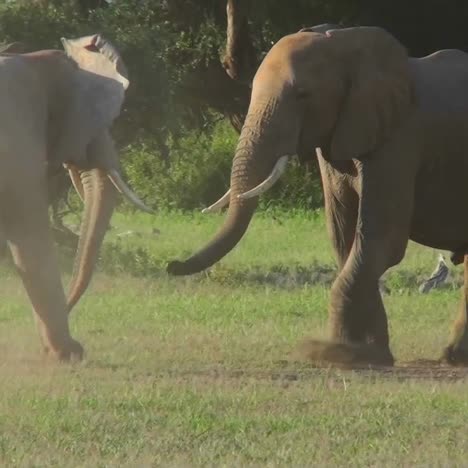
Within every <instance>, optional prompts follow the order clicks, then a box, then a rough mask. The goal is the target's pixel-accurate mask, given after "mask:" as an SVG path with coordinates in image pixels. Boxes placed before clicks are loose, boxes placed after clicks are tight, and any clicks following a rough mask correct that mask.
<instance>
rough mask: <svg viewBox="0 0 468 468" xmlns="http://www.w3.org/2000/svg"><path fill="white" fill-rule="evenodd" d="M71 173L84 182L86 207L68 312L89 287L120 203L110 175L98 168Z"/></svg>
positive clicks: (83, 192)
mask: <svg viewBox="0 0 468 468" xmlns="http://www.w3.org/2000/svg"><path fill="white" fill-rule="evenodd" d="M70 170H71V171H72V172H74V178H75V180H77V179H79V181H80V182H81V188H82V194H83V198H84V205H85V207H84V214H83V221H82V223H81V229H80V240H79V243H78V249H77V252H76V257H75V263H74V266H73V274H72V280H71V283H70V288H69V293H68V300H67V306H68V312H70V311H71V309H72V308H73V307H74V306H75V304H76V303H77V302H78V301H79V299H80V297H81V296H82V294H83V293H84V292H85V290H86V288H87V287H88V284H89V282H90V280H91V276H92V274H93V271H94V267H95V265H96V261H97V257H98V252H99V248H100V246H101V244H102V241H103V239H104V235H105V233H106V231H107V229H108V226H109V221H110V218H111V216H112V213H113V210H114V207H115V205H116V199H117V191H116V190H115V188H114V186H113V185H112V183H111V181H110V180H109V178H108V174H107V171H105V170H103V169H97V168H95V169H90V170H86V171H80V172H79V173H78V171H77V169H75V168H73V169H70Z"/></svg>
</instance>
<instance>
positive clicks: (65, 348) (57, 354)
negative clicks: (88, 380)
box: [44, 338, 84, 362]
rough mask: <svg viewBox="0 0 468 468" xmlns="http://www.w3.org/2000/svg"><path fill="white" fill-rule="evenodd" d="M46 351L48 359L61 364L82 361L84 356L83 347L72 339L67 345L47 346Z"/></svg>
mask: <svg viewBox="0 0 468 468" xmlns="http://www.w3.org/2000/svg"><path fill="white" fill-rule="evenodd" d="M44 351H45V354H46V355H47V356H48V357H50V358H51V359H53V360H55V361H59V362H77V361H81V360H82V359H83V356H84V349H83V346H81V344H80V343H79V342H78V341H76V340H74V339H72V338H70V339H69V340H68V341H67V343H65V344H61V345H55V346H52V345H50V344H49V345H46V346H44Z"/></svg>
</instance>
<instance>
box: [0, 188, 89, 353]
mask: <svg viewBox="0 0 468 468" xmlns="http://www.w3.org/2000/svg"><path fill="white" fill-rule="evenodd" d="M28 182H30V183H29V184H28ZM22 183H24V184H25V185H24V187H23V188H22V190H21V192H20V191H16V192H14V193H12V190H10V191H9V193H8V194H7V195H8V203H4V204H3V206H2V217H3V221H4V226H5V228H6V237H7V239H8V243H9V246H10V250H11V253H12V256H13V259H14V262H15V265H16V268H17V270H18V273H19V274H20V276H21V279H22V281H23V284H24V287H25V289H26V291H27V293H28V296H29V299H30V301H31V303H32V306H33V309H34V311H35V314H36V318H37V321H38V324H39V328H40V331H41V332H42V338H43V342H44V345H45V348H46V350H48V351H50V353H51V354H53V355H54V356H55V357H57V358H58V359H59V360H69V359H71V358H78V359H79V358H81V357H82V354H83V348H82V347H81V345H80V344H79V343H78V342H76V341H75V340H73V339H72V337H71V336H70V332H69V328H68V316H67V313H66V301H65V294H64V292H63V287H62V283H61V278H60V271H59V267H58V262H57V258H56V252H55V248H54V245H53V240H52V236H51V234H50V231H49V218H48V206H47V199H46V192H45V190H44V187H43V184H40V183H38V182H37V181H27V182H22Z"/></svg>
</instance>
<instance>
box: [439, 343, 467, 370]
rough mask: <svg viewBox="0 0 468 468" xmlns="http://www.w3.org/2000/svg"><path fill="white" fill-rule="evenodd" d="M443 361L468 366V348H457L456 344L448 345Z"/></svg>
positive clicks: (452, 364) (453, 364)
mask: <svg viewBox="0 0 468 468" xmlns="http://www.w3.org/2000/svg"><path fill="white" fill-rule="evenodd" d="M441 361H442V362H445V363H447V364H449V365H451V366H460V367H468V350H467V349H463V348H456V347H455V346H454V345H450V346H447V347H446V348H445V349H444V352H443V355H442V359H441Z"/></svg>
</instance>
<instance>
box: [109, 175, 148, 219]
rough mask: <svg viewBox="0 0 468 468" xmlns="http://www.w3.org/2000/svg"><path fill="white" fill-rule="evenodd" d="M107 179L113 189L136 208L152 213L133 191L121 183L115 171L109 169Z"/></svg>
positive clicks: (120, 178) (121, 180)
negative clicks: (112, 185)
mask: <svg viewBox="0 0 468 468" xmlns="http://www.w3.org/2000/svg"><path fill="white" fill-rule="evenodd" d="M107 177H109V179H110V181H111V182H112V183H113V184H114V186H115V188H116V189H117V190H118V191H119V192H120V193H121V194H122V195H123V196H124V197H125V198H126V199H127V200H128V201H129V202H131V203H133V204H134V205H135V206H136V207H137V208H139V209H140V210H142V211H145V212H146V213H153V211H152V210H151V209H150V208H148V207H147V206H146V205H145V204H144V203H143V202H142V201H141V200H140V199H139V198H138V197H137V195H136V194H135V193H133V191H132V190H131V189H130V187H129V186H128V185H127V184H126V183H125V182H124V181H123V179H122V177H121V176H120V174H119V173H118V171H116V170H115V169H111V170H110V171H109V172H108V174H107Z"/></svg>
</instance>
